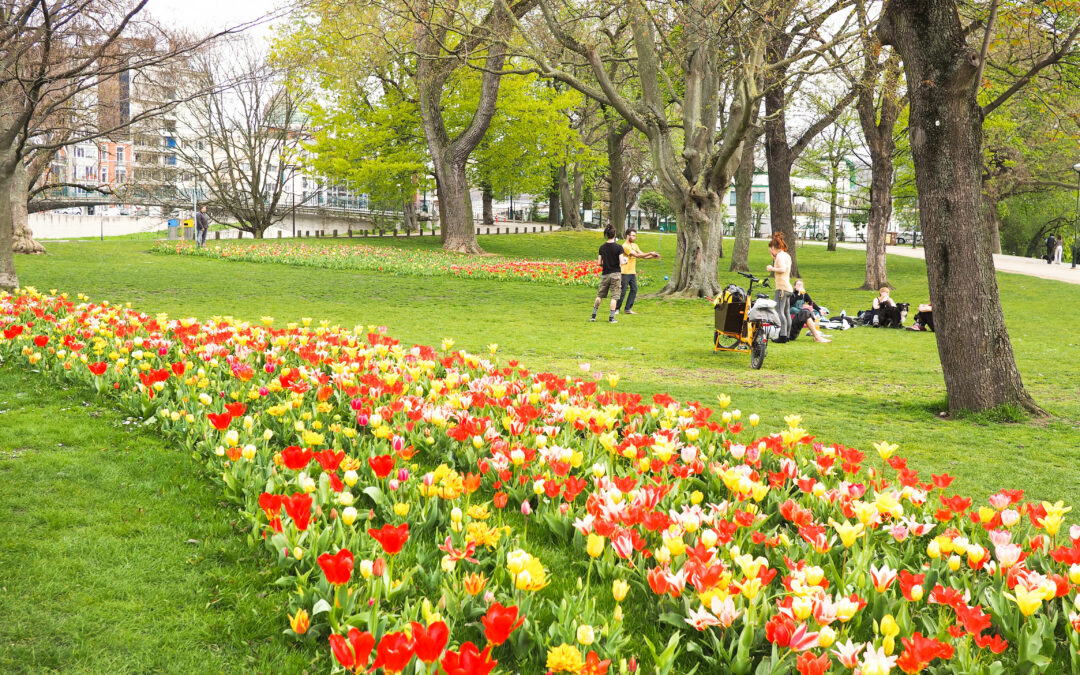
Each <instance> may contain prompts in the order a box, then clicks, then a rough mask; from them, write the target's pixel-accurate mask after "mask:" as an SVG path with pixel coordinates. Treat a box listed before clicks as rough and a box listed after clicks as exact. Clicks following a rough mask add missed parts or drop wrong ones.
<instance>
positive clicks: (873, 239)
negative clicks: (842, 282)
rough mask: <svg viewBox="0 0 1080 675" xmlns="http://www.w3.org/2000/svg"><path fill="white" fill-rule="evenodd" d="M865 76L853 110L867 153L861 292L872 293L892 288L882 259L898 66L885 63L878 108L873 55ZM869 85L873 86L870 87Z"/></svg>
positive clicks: (889, 202)
mask: <svg viewBox="0 0 1080 675" xmlns="http://www.w3.org/2000/svg"><path fill="white" fill-rule="evenodd" d="M869 58H871V59H873V60H872V61H869V62H868V66H867V75H868V76H869V78H868V79H869V81H868V82H867V83H866V84H865V86H864V87H863V89H862V90H861V91H860V92H859V97H858V99H857V100H856V102H855V109H856V110H857V111H858V113H859V124H860V126H862V130H863V135H864V136H865V137H866V145H867V146H868V147H869V149H870V213H869V214H868V215H867V221H866V277H865V279H864V281H863V285H862V286H861V288H862V289H863V290H867V291H870V290H873V291H876V290H878V289H880V288H882V287H888V288H892V284H890V283H889V276H888V266H887V261H886V257H885V233H886V232H887V231H888V229H889V221H890V220H891V219H892V208H893V205H892V185H893V151H894V150H895V149H896V140H895V138H894V136H893V130H894V128H895V126H896V119H897V117H898V116H899V114H900V101H899V92H898V89H899V87H900V62H899V59H898V58H897V56H896V54H895V53H893V54H891V55H890V56H889V58H888V59H887V60H886V61H885V64H884V70H883V76H882V80H881V84H880V92H881V95H880V97H879V101H880V106H879V105H876V104H875V101H874V90H875V89H877V88H878V86H877V84H876V80H877V78H878V74H879V70H878V68H879V66H878V64H877V61H876V59H877V55H876V53H874V52H871V54H870V56H869ZM871 83H873V86H871Z"/></svg>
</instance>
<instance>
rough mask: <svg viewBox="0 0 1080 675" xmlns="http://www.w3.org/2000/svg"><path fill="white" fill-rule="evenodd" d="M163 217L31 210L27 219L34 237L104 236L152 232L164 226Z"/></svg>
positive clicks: (164, 220)
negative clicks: (81, 214)
mask: <svg viewBox="0 0 1080 675" xmlns="http://www.w3.org/2000/svg"><path fill="white" fill-rule="evenodd" d="M166 221H167V219H166V218H158V217H154V218H149V217H141V216H77V215H70V214H67V213H53V212H50V211H46V212H44V213H31V214H30V218H29V220H28V223H29V225H30V229H31V230H33V231H34V237H35V238H37V239H66V238H69V237H70V238H75V237H98V236H101V235H102V233H104V235H105V236H106V237H115V236H119V235H122V234H138V233H140V232H154V231H155V230H164V229H165V228H166Z"/></svg>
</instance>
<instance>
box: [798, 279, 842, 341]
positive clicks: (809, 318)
mask: <svg viewBox="0 0 1080 675" xmlns="http://www.w3.org/2000/svg"><path fill="white" fill-rule="evenodd" d="M791 299H792V301H793V302H792V305H791V332H790V333H788V340H794V339H796V338H798V337H799V331H801V330H802V327H803V326H804V325H805V326H806V327H807V328H808V329H809V330H810V335H811V336H813V338H814V342H832V340H830V339H829V338H827V337H825V336H824V335H822V334H821V330H820V328H818V324H817V320H818V319H819V318H820V316H821V314H820V312H819V311H818V308H817V306H816V305H814V303H813V301H812V300H811V299H810V294H809V293H807V292H806V286H805V285H804V284H803V281H802V279H799V280H798V281H796V282H795V292H794V293H792V295H791Z"/></svg>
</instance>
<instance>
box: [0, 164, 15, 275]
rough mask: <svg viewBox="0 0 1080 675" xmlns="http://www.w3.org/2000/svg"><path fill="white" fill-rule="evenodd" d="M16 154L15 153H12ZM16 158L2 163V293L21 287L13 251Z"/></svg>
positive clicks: (0, 205)
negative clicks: (13, 193) (13, 185)
mask: <svg viewBox="0 0 1080 675" xmlns="http://www.w3.org/2000/svg"><path fill="white" fill-rule="evenodd" d="M12 154H14V153H12ZM18 161H20V160H19V159H18V158H17V157H15V158H13V159H12V158H4V159H3V160H2V161H0V291H13V290H15V289H16V288H18V287H19V277H18V275H17V274H15V255H14V253H13V251H12V242H13V236H12V235H13V228H12V210H13V209H12V196H13V195H12V190H11V188H12V182H13V181H12V178H13V174H14V169H15V163H16V162H18Z"/></svg>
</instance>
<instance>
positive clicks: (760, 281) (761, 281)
mask: <svg viewBox="0 0 1080 675" xmlns="http://www.w3.org/2000/svg"><path fill="white" fill-rule="evenodd" d="M738 274H739V275H741V276H744V277H746V278H747V279H749V280H750V281H751V282H753V283H755V284H761V285H762V286H765V287H766V288H767V287H768V286H769V278H768V277H765V278H762V279H759V278H757V277H755V276H754V275H753V274H750V273H749V272H738Z"/></svg>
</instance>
